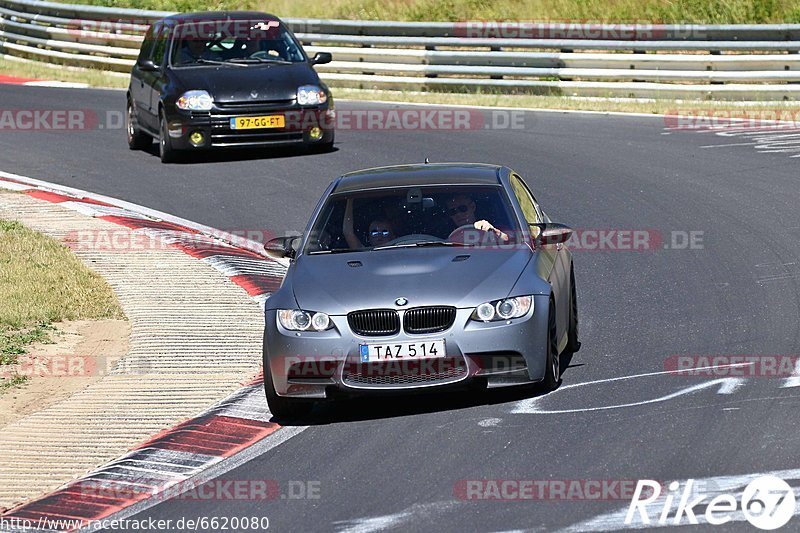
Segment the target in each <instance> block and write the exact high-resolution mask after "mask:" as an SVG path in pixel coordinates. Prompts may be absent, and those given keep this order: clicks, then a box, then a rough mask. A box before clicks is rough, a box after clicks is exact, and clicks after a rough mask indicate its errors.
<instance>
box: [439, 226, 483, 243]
mask: <svg viewBox="0 0 800 533" xmlns="http://www.w3.org/2000/svg"><path fill="white" fill-rule="evenodd" d="M470 231H481V230H477V229H475V225H474V224H464V225H463V226H459V227H457V228H456V229H454V230H453V231H451V232H450V235H448V236H447V240H448V241H451V242H459V243H464V237H465V236H466V235H467V233H468V232H470ZM484 233H485V232H484Z"/></svg>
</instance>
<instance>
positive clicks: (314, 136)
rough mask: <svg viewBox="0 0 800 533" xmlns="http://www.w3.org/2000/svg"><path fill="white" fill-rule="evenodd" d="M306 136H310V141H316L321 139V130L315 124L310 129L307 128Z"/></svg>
mask: <svg viewBox="0 0 800 533" xmlns="http://www.w3.org/2000/svg"><path fill="white" fill-rule="evenodd" d="M308 136H309V137H310V138H311V140H312V141H318V140H320V139H322V130H321V129H320V128H318V127H317V126H314V127H313V128H311V129H310V130H308Z"/></svg>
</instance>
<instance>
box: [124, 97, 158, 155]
mask: <svg viewBox="0 0 800 533" xmlns="http://www.w3.org/2000/svg"><path fill="white" fill-rule="evenodd" d="M125 131H126V133H127V136H128V148H130V149H131V150H144V149H145V148H147V147H148V146H150V145H151V144H153V138H152V137H150V136H149V135H148V134H146V133H145V132H143V131H141V130H140V129H139V120H138V119H137V118H136V114H135V113H134V112H133V102H131V101H130V100H128V111H127V113H126V115H125Z"/></svg>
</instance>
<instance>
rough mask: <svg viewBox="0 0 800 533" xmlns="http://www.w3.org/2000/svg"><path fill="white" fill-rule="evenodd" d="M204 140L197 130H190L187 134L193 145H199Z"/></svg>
mask: <svg viewBox="0 0 800 533" xmlns="http://www.w3.org/2000/svg"><path fill="white" fill-rule="evenodd" d="M205 140H206V139H205V137H203V134H202V133H201V132H199V131H195V132H192V134H191V135H190V136H189V141H190V142H191V143H192V144H193V145H194V146H200V145H201V144H203V141H205Z"/></svg>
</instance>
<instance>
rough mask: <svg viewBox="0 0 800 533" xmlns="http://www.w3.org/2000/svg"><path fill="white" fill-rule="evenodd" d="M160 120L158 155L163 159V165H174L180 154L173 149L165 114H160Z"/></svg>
mask: <svg viewBox="0 0 800 533" xmlns="http://www.w3.org/2000/svg"><path fill="white" fill-rule="evenodd" d="M158 118H159V120H158V132H159V136H158V155H159V156H160V157H161V162H162V163H174V162H176V161H177V160H178V153H177V150H175V149H174V148H172V142H171V141H170V139H169V131H168V129H167V119H166V117H165V116H164V114H163V113H159V115H158Z"/></svg>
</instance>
